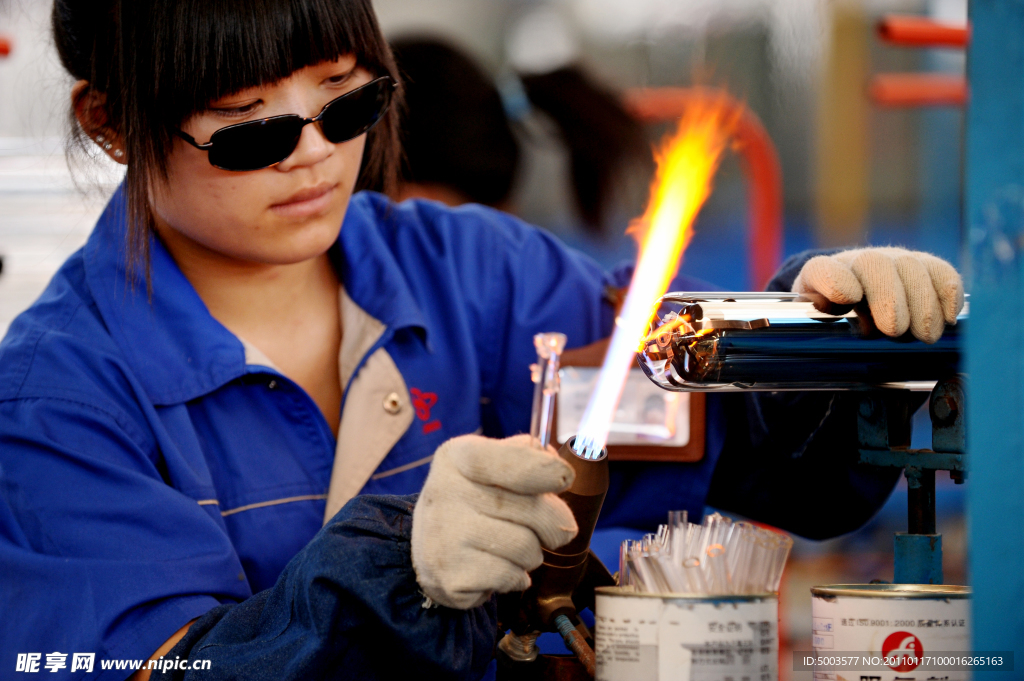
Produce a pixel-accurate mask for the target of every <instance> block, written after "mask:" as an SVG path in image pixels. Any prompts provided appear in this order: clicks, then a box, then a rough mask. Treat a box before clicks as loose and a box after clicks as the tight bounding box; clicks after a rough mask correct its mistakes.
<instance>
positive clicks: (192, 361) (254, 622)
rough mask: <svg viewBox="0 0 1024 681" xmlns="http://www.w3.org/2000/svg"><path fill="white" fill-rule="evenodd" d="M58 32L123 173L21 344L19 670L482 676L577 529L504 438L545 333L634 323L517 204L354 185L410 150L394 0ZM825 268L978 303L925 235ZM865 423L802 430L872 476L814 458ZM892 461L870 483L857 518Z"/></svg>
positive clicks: (7, 431)
mask: <svg viewBox="0 0 1024 681" xmlns="http://www.w3.org/2000/svg"><path fill="white" fill-rule="evenodd" d="M53 28H54V37H55V42H56V44H57V47H58V50H59V52H60V55H61V59H62V61H63V63H64V65H65V67H66V68H67V69H68V71H69V72H70V73H71V75H72V76H73V77H74V78H75V79H76V80H77V82H76V83H75V86H74V88H73V90H72V97H71V100H72V108H73V113H74V115H75V119H76V121H77V124H76V125H77V127H76V130H77V131H78V133H79V134H80V135H82V136H87V138H88V139H89V140H91V142H88V143H95V144H98V145H99V146H100V148H102V149H103V150H104V151H105V152H106V153H107V154H108V155H109V156H110V157H111V158H112V159H113V160H115V161H117V162H119V163H124V164H126V165H127V169H126V171H127V172H126V178H125V182H124V184H123V186H122V187H121V188H120V189H119V190H118V191H117V192H116V193H115V195H114V197H113V198H112V199H111V201H110V203H109V205H108V206H107V209H106V210H105V212H104V213H103V215H102V216H101V218H100V219H99V221H98V223H97V225H96V228H95V230H94V231H93V233H92V235H91V236H90V238H89V240H88V242H87V244H86V245H85V246H84V247H83V248H82V249H81V250H80V251H79V252H77V253H76V254H74V255H73V256H72V257H71V258H70V259H69V260H68V261H67V262H66V263H65V265H64V266H63V267H62V268H61V270H60V271H59V272H58V273H57V274H56V275H55V277H54V279H53V280H52V282H51V283H50V285H49V286H48V288H47V289H46V291H45V292H44V293H43V295H42V296H41V297H40V299H39V300H38V301H37V302H36V303H35V304H34V305H33V306H32V307H31V308H30V309H29V310H28V311H26V312H25V313H24V314H23V315H21V316H20V317H19V318H18V319H17V320H16V321H15V322H14V324H13V325H12V326H11V329H10V331H9V332H8V335H7V336H6V338H5V339H4V341H3V343H2V344H0V372H2V380H0V490H2V497H0V562H2V565H3V581H2V587H0V606H2V611H3V613H4V617H3V624H2V625H0V627H2V629H0V665H3V669H4V670H5V674H9V673H10V671H11V669H12V668H11V665H15V666H14V669H15V670H17V671H27V672H34V671H37V670H40V668H41V667H44V668H45V669H46V670H47V671H53V672H57V671H62V672H64V673H69V674H71V676H72V678H76V677H79V678H81V677H89V678H101V679H107V678H109V679H120V678H126V677H128V676H129V675H130V674H132V670H133V669H134V668H135V667H131V666H125V664H124V662H125V661H126V660H128V661H130V660H143V659H147V658H155V659H160V658H163V662H164V663H170V664H171V666H173V667H175V668H174V669H172V670H170V671H166V670H165V671H166V673H167V674H170V675H173V676H175V677H186V678H202V679H217V678H246V679H259V678H266V679H305V678H323V677H330V678H340V677H344V678H377V677H382V678H390V677H393V676H396V675H398V674H399V673H404V674H408V672H409V671H410V670H415V673H416V674H417V676H419V677H422V678H449V677H452V678H474V677H477V676H479V675H480V673H481V672H482V671H483V670H484V668H485V667H486V666H487V664H488V662H489V660H490V659H491V656H492V651H493V647H494V643H495V618H494V613H495V608H494V600H493V598H492V594H494V593H497V592H504V591H513V590H517V589H522V588H524V587H525V586H526V585H527V584H528V576H527V572H528V571H529V570H530V569H531V568H533V567H535V566H536V565H537V564H538V563H539V561H540V546H541V544H543V545H546V546H551V547H554V546H558V545H560V544H562V543H564V542H565V541H568V539H569V538H570V537H571V536H572V535H573V534H574V532H575V527H574V523H573V521H572V518H571V516H570V515H569V514H568V512H567V508H566V507H565V506H564V504H562V503H561V502H560V501H559V500H558V499H557V498H556V497H555V496H554V493H556V492H557V491H559V490H561V489H564V488H565V487H566V486H567V485H568V484H569V483H570V482H571V479H570V478H571V473H570V472H569V471H568V468H567V467H565V466H564V465H563V464H562V463H561V462H560V461H558V460H557V459H556V458H555V457H554V456H553V455H552V454H550V453H546V452H540V451H534V450H532V449H531V448H530V447H529V446H528V444H527V443H526V442H525V441H524V439H523V438H522V437H519V438H516V437H512V438H508V439H499V438H500V437H501V436H506V435H514V434H515V433H518V432H522V431H524V430H525V429H526V427H527V426H526V424H527V423H528V420H529V403H530V394H531V386H530V383H529V377H528V372H527V370H526V366H527V365H528V364H529V363H530V361H532V359H533V348H532V343H531V339H532V336H533V334H534V333H535V332H538V331H563V332H564V333H566V334H567V335H568V338H569V345H570V346H580V345H584V344H587V343H589V342H591V341H594V340H596V339H598V338H600V337H602V336H604V335H607V334H608V332H609V330H610V328H611V325H612V314H611V309H610V306H609V305H608V304H607V302H606V301H605V300H604V298H603V291H604V287H605V284H606V283H608V282H607V278H606V276H605V275H604V274H603V273H602V272H600V271H599V269H598V268H597V267H596V266H595V265H594V264H593V263H591V262H590V261H588V260H587V259H586V258H584V257H582V256H580V255H578V254H576V253H573V252H571V251H569V250H567V249H565V248H564V247H562V246H561V245H560V244H558V243H557V242H556V241H554V240H553V239H551V238H549V237H547V236H545V235H543V234H542V233H540V232H538V231H536V230H534V229H531V228H530V227H528V226H526V225H523V224H522V223H520V222H518V221H516V220H515V219H513V218H510V217H508V216H505V215H503V214H500V213H497V212H495V211H492V210H488V209H483V208H479V207H468V208H460V209H454V210H453V209H448V208H445V207H443V206H440V205H438V204H434V203H428V202H406V203H403V204H394V203H391V202H389V201H388V199H386V198H385V197H384V196H383V195H381V194H376V193H370V192H358V193H355V192H356V190H358V189H362V188H365V187H375V186H376V187H383V188H387V187H388V186H389V182H388V180H389V178H390V176H391V175H390V174H391V173H392V172H393V168H394V162H395V159H396V158H397V154H398V150H397V148H396V146H395V126H396V113H397V107H396V106H389V103H390V104H394V100H396V99H397V95H396V91H395V84H396V80H397V79H396V77H395V73H394V68H393V65H392V61H391V58H390V56H389V53H388V50H387V47H386V45H385V43H384V41H383V39H382V38H381V35H380V32H379V30H378V28H377V25H376V20H375V17H374V15H373V11H372V9H371V6H370V2H369V0H345V1H344V2H320V1H319V0H261V1H259V2H251V1H250V2H229V1H228V0H211V1H210V2H205V3H185V2H175V1H172V0H165V1H163V2H128V1H127V0H110V1H109V2H105V3H96V2H84V1H83V0H57V1H56V2H55V4H54V13H53ZM869 261H870V262H878V263H882V264H883V265H884V266H880V267H878V268H877V271H876V270H863V269H860V268H859V266H858V264H857V263H859V262H869ZM819 267H820V268H821V269H822V271H825V272H826V273H831V274H828V276H826V277H825V279H829V278H831V279H832V280H836V281H839V280H838V279H836V273H837V272H840V273H842V274H843V275H844V276H846V279H843V280H842V282H845V285H850V286H854V285H855V286H856V287H862V288H866V289H867V291H868V299H869V301H870V303H871V305H872V306H873V311H874V312H875V315H876V317H879V316H880V315H883V316H884V314H885V311H886V310H890V311H891V310H900V311H901V314H904V316H906V315H908V314H909V319H911V320H917V319H919V318H924V317H928V316H929V315H932V316H933V317H934V314H936V313H938V314H939V315H940V316H941V314H942V312H943V308H941V307H940V306H941V305H942V304H944V303H943V301H946V302H947V303H948V301H949V300H950V296H953V297H954V298H955V297H956V296H957V295H959V294H958V293H957V291H956V290H954V289H955V286H954V284H953V283H949V285H948V286H947V285H946V283H943V282H942V281H939V280H938V279H937V278H936V277H938V274H930V273H929V270H928V269H927V268H928V267H931V268H932V272H939V269H940V268H939V267H938V266H937V265H935V264H934V263H933V262H932V261H931V260H930V259H927V258H924V256H914V255H912V254H905V252H904V254H901V255H899V256H898V257H896V259H893V258H892V257H890V256H889V255H888V254H882V253H879V252H869V253H867V254H863V255H862V256H861V257H860V258H858V259H856V260H854V261H853V267H852V268H846V267H845V266H844V265H843V264H842V263H839V262H838V261H837V260H835V259H825V262H824V263H823V264H819ZM900 268H902V270H901V269H900ZM946 268H947V270H949V268H948V266H946ZM806 271H807V270H805V272H806ZM943 271H946V270H943ZM949 271H951V270H949ZM901 272H902V274H901ZM947 275H948V272H947ZM948 276H950V277H955V273H952V275H948ZM802 278H803V280H804V281H805V282H808V283H809V284H810V285H814V282H815V281H816V280H815V278H814V277H802ZM933 280H935V281H938V282H939V284H938V286H936V285H935V284H933ZM842 282H841V283H842ZM950 282H952V279H950ZM950 287H953V288H950ZM876 289H877V290H878V291H880V293H879V295H877V296H875V297H874V298H873V297H872V292H873V291H876ZM819 290H821V289H819ZM908 292H909V293H910V295H909V296H908ZM825 294H826V295H829V292H827V291H825ZM918 294H920V296H919V295H918ZM908 300H909V301H910V305H909V306H908V304H907V303H908ZM921 300H924V301H925V302H924V303H921ZM839 302H842V301H839ZM954 304H955V301H954V302H953V303H949V305H954ZM947 311H948V310H947ZM896 317H897V318H899V319H901V320H902V321H901V322H900V323H903V322H904V321H907V319H904V318H903V317H900V316H899V314H897V315H896ZM915 323H916V322H915ZM915 328H916V327H915ZM905 330H906V324H904V326H903V328H902V329H898V328H897V329H894V331H900V332H902V331H905ZM844 413H845V412H844V410H843V409H841V408H838V407H833V408H830V409H829V411H828V412H827V414H826V413H825V412H822V413H817V414H815V413H804V414H802V415H801V417H800V418H797V419H795V421H796V422H797V423H796V425H795V426H793V427H792V429H791V430H792V431H796V430H799V429H802V428H804V427H805V425H806V423H810V422H814V425H815V426H816V427H817V428H816V430H815V429H809V430H805V431H804V441H805V442H804V445H805V446H804V449H803V450H801V453H802V454H803V458H805V459H806V460H808V461H817V462H820V463H818V464H816V465H819V466H820V467H821V470H826V471H840V473H839V475H844V474H845V475H847V476H848V477H850V478H851V479H852V477H853V474H852V473H841V471H844V470H845V469H844V468H842V467H830V466H831V464H829V461H830V459H829V456H826V454H831V453H830V452H827V453H822V452H819V451H818V449H822V448H823V447H824V446H823V445H822V446H819V443H820V442H824V441H825V440H826V439H827V438H825V437H824V436H821V437H819V435H820V434H821V433H826V434H828V432H831V431H829V428H831V426H829V425H828V424H829V423H833V422H835V423H839V424H840V425H837V426H836V427H835V429H834V430H835V432H838V433H841V432H842V428H843V426H842V418H841V417H842V416H843V414H844ZM826 415H827V417H828V418H825V416H826ZM746 418H747V419H748V420H749V421H750V422H751V423H752V424H753V423H754V418H755V417H754V416H747V417H746ZM757 418H760V417H757ZM805 422H806V423H805ZM812 431H813V434H811V435H809V436H808V433H811V432H812ZM749 432H757V431H756V429H754V430H751V431H749ZM474 433H482V434H483V435H488V436H492V437H490V438H487V437H483V436H482V435H478V434H474ZM833 435H834V433H833ZM797 438H798V435H796V434H793V433H792V432H791V433H790V435H789V436H788V437H787V438H786V439H785V441H786V443H787V445H786V446H789V441H790V440H795V439H797ZM730 446H733V447H735V448H742V447H741V445H740V444H736V445H729V443H725V444H722V443H718V444H717V445H713V446H712V447H709V451H712V449H713V448H714V447H717V449H715V450H714V451H713V453H711V454H709V455H708V456H706V457H705V459H704V461H702V462H701V463H700V464H698V465H695V466H692V467H690V468H680V469H673V470H672V471H656V472H655V473H654V474H651V473H645V472H644V471H639V470H630V471H628V472H626V473H624V474H622V475H620V476H619V477H620V480H619V481H618V482H617V483H616V484H617V485H618V488H617V489H618V491H617V492H616V494H617V499H613V506H614V503H619V502H621V500H622V498H624V497H625V496H628V495H629V494H630V493H633V494H640V493H641V492H646V490H643V489H642V487H643V486H644V485H649V486H650V487H651V489H652V490H655V491H657V490H660V493H661V494H664V493H665V490H666V489H668V488H669V487H671V488H672V490H673V494H674V499H675V500H677V502H681V503H684V504H685V505H686V506H694V507H697V506H699V505H702V504H703V503H704V497H705V496H706V494H707V489H708V485H709V480H710V478H711V475H712V472H714V470H715V463H716V461H717V460H718V459H719V458H720V457H721V456H723V455H722V451H725V450H726V449H728V447H730ZM759 446H761V444H760V443H757V442H754V443H752V444H751V445H750V446H749V447H747V448H746V449H745V450H744V451H745V452H747V453H750V452H755V453H756V452H757V451H759V450H758V447H759ZM819 454H820V456H819ZM431 461H432V464H431V465H430V466H428V465H427V464H428V463H430V462H431ZM428 471H429V475H428ZM894 479H895V478H894V476H892V475H888V474H886V475H875V476H874V477H872V476H871V474H864V475H863V476H862V479H860V480H859V484H860V485H861V487H862V488H863V489H864V490H868V491H867V492H864V494H863V497H862V498H861V499H858V500H857V501H855V503H853V504H851V506H852V507H854V508H855V512H853V513H851V514H850V516H849V519H848V520H847V521H846V522H857V518H858V514H860V515H861V516H864V514H870V512H871V510H873V507H874V506H875V505H877V504H878V503H880V500H881V499H884V497H885V495H886V494H887V493H888V491H889V489H890V488H891V486H892V484H893V482H894ZM844 485H845V486H844ZM852 485H853V483H849V484H846V483H843V481H841V480H837V481H836V487H837V489H840V490H844V489H846V488H847V487H851V486H852ZM421 487H422V493H421V494H420V495H419V497H418V499H417V498H415V497H397V496H375V495H376V494H379V493H410V492H416V491H418V490H419V489H420V488H421ZM851 488H852V487H851ZM613 491H614V490H613ZM357 495H362V496H357ZM652 498H653V499H654V500H655V501H654V502H653V503H660V498H659V497H657V496H656V495H655V496H653V497H652ZM671 505H673V506H675V505H679V503H675V504H671ZM666 507H667V506H665V505H660V507H659V508H658V510H657V513H658V514H659V515H660V514H661V513H662V512H663V511H664V509H665V508H666ZM769 515H770V514H769ZM861 519H862V518H861ZM840 525H841V523H840ZM321 528H322V529H321ZM90 655H91V656H92V657H91V658H90V657H89V656H90ZM184 660H188V661H189V663H190V665H191V664H195V663H199V664H198V667H199V668H196V669H193V668H188V669H186V668H184V667H185V666H188V665H183V664H181V662H182V661H184ZM115 662H121V663H122V664H121V665H120V667H119V668H118V667H117V666H115V664H114V663H115ZM163 666H166V665H163ZM148 673H149V672H148V670H143V671H140V672H138V674H137V678H146V677H147V676H148Z"/></svg>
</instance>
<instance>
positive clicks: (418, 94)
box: [391, 37, 651, 231]
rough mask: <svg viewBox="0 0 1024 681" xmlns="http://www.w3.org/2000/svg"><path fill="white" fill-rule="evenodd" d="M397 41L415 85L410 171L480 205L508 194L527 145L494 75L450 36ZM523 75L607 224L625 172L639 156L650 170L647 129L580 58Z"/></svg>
mask: <svg viewBox="0 0 1024 681" xmlns="http://www.w3.org/2000/svg"><path fill="white" fill-rule="evenodd" d="M391 47H392V49H393V50H394V53H395V58H396V60H397V62H398V65H399V69H400V70H401V72H402V75H403V78H404V80H405V88H406V114H405V116H404V118H403V121H402V125H403V129H402V146H403V150H404V152H405V159H406V162H405V165H404V167H403V177H404V178H405V179H406V180H409V181H412V182H422V183H437V184H443V185H446V186H448V187H452V188H454V189H456V190H457V191H458V192H460V193H461V194H463V195H464V196H466V197H467V198H469V199H470V200H471V201H475V202H477V203H484V204H490V205H496V204H501V203H502V202H504V201H505V200H506V199H507V198H508V197H509V195H510V194H511V192H512V188H513V184H514V181H515V177H516V172H517V169H518V165H519V158H520V153H519V147H518V144H517V142H516V137H515V134H514V133H513V128H512V124H511V123H510V121H509V119H508V116H507V115H506V112H505V109H504V107H503V105H502V99H501V95H500V93H499V91H498V88H497V87H496V86H495V85H494V83H493V81H492V80H491V78H490V77H488V76H487V75H486V74H485V73H484V71H483V69H481V68H480V67H479V66H477V65H476V63H475V62H474V61H473V59H472V58H471V57H469V56H468V55H466V54H465V53H463V52H462V51H460V50H459V49H458V48H456V47H454V46H452V45H450V44H449V43H447V42H444V41H442V40H438V39H435V38H426V37H407V38H402V39H399V40H395V41H392V44H391ZM521 80H522V83H523V88H524V90H525V92H526V95H527V96H528V98H529V100H530V103H531V104H532V105H533V106H535V107H536V108H537V109H539V110H541V111H543V112H544V113H546V114H547V115H549V116H550V117H551V118H552V119H553V120H554V121H555V123H557V125H558V127H559V130H560V131H561V135H562V138H563V139H564V140H565V143H566V146H567V147H568V149H569V155H570V159H571V164H572V185H573V190H574V191H573V194H574V198H575V203H576V206H577V208H578V209H579V212H580V215H581V217H582V218H583V222H584V226H586V227H588V228H590V229H591V230H592V231H599V230H600V229H601V228H602V226H603V225H604V223H605V221H606V218H607V216H606V213H607V212H609V209H610V208H611V206H612V203H613V199H614V198H616V197H615V187H616V182H617V181H618V180H619V179H620V175H621V173H622V172H623V171H624V170H625V169H626V168H627V167H630V165H631V164H634V163H636V164H638V165H639V166H641V167H643V168H644V170H645V171H647V165H649V164H650V156H651V154H650V147H649V144H648V141H647V137H646V135H645V133H644V130H643V127H642V126H641V124H640V123H639V122H638V121H636V120H635V119H634V118H632V117H631V116H630V115H629V113H628V112H627V111H626V110H625V108H624V107H623V106H622V104H621V103H620V102H619V100H618V98H617V97H616V96H615V95H614V94H613V93H611V92H609V91H608V90H606V89H604V88H603V87H601V86H600V85H598V84H597V83H595V82H594V81H593V80H592V79H591V78H590V77H589V76H588V75H587V74H586V73H585V72H584V71H583V70H582V69H581V68H579V67H577V66H569V67H565V68H561V69H557V70H555V71H552V72H550V73H545V74H540V75H529V76H523V77H522V78H521Z"/></svg>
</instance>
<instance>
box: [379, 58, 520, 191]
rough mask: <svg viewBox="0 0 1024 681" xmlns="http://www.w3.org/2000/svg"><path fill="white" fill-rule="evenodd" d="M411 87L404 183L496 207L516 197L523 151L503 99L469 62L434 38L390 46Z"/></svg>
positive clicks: (407, 102)
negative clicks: (440, 188)
mask: <svg viewBox="0 0 1024 681" xmlns="http://www.w3.org/2000/svg"><path fill="white" fill-rule="evenodd" d="M391 49H392V50H394V53H395V60H396V61H397V62H398V68H399V70H400V71H401V73H402V78H403V80H404V81H405V82H406V92H405V106H406V112H407V115H406V116H405V118H404V119H403V120H402V150H403V152H404V154H405V165H404V167H403V176H404V178H405V179H406V180H409V181H412V182H420V183H432V184H442V185H445V186H448V187H451V188H453V189H455V190H456V191H458V192H459V193H460V194H462V195H463V196H465V197H466V198H468V199H469V200H470V201H473V202H475V203H483V204H488V205H497V204H500V203H502V202H504V201H505V200H506V199H507V198H508V196H509V194H510V193H511V191H512V184H513V182H514V180H515V175H516V169H517V167H518V165H519V146H518V145H517V143H516V138H515V135H514V134H513V132H512V127H511V125H509V121H508V118H507V117H506V115H505V109H504V107H503V105H502V101H501V95H500V94H499V93H498V89H497V88H496V87H495V86H494V83H493V82H492V81H491V78H490V77H489V76H488V75H487V74H486V73H484V71H483V70H482V69H481V68H480V67H479V66H477V65H476V63H474V62H473V60H472V59H470V58H469V57H467V56H466V55H465V54H463V53H462V52H460V51H459V50H457V49H455V48H454V47H452V46H451V45H449V44H447V43H444V42H441V41H439V40H432V39H416V38H412V39H399V40H395V41H392V43H391Z"/></svg>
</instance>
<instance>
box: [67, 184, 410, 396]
mask: <svg viewBox="0 0 1024 681" xmlns="http://www.w3.org/2000/svg"><path fill="white" fill-rule="evenodd" d="M389 205H390V204H389V203H388V202H387V201H386V200H385V199H383V198H382V197H368V196H365V195H361V194H360V195H356V196H354V197H353V198H352V200H351V202H350V204H349V209H348V212H347V214H346V216H345V221H344V223H343V227H342V230H341V236H340V237H339V240H338V242H337V243H336V244H335V246H334V247H333V248H332V251H331V257H332V260H333V262H334V263H335V266H336V267H337V268H338V271H339V272H340V273H341V278H342V281H343V284H344V286H345V288H346V289H347V290H348V292H349V295H350V296H351V297H352V299H353V300H354V301H355V302H356V303H358V304H359V305H360V306H361V307H362V308H363V309H364V310H366V311H367V312H369V313H370V314H371V315H373V316H374V317H376V318H377V319H379V320H380V321H382V322H383V323H384V324H385V325H386V327H388V329H387V331H386V332H385V334H384V335H385V342H386V339H387V338H390V335H391V334H393V332H394V331H395V330H397V329H399V328H403V327H416V328H419V329H422V330H423V332H424V333H425V331H426V324H425V323H424V321H423V315H422V312H421V311H420V309H419V306H418V305H417V304H416V302H415V298H414V297H413V295H412V293H411V291H410V289H409V285H408V282H407V281H406V279H405V276H404V274H403V273H402V271H401V269H400V268H399V266H398V262H397V260H396V259H395V257H394V255H393V254H392V253H391V252H390V249H389V248H388V245H387V243H386V241H385V240H384V238H383V237H382V235H381V234H380V232H379V229H378V226H377V223H376V219H378V218H379V216H380V211H381V210H387V209H388V206H389ZM126 224H127V223H126V218H125V192H124V186H123V185H122V186H121V187H119V188H118V190H117V191H116V192H115V193H114V196H113V197H112V198H111V200H110V202H109V203H108V204H107V207H106V209H105V210H104V211H103V214H102V215H101V216H100V219H99V222H98V223H97V224H96V228H95V229H94V230H93V232H92V234H91V235H90V237H89V240H88V242H87V243H86V245H85V269H86V281H87V282H88V285H89V287H90V289H91V291H92V294H93V298H94V299H95V301H96V305H97V308H98V309H99V312H100V315H101V317H102V318H103V321H104V323H105V324H106V327H107V329H108V330H109V332H110V334H111V336H112V337H113V339H114V341H115V342H116V343H117V344H118V346H119V347H120V348H121V350H122V352H123V353H124V357H125V358H126V361H127V363H128V364H129V366H130V367H131V369H132V371H133V373H134V374H135V376H136V378H137V379H138V380H139V381H140V383H141V384H142V386H143V388H144V389H145V391H146V394H147V396H148V398H149V399H150V401H151V402H153V403H154V404H157V405H169V404H178V403H181V402H187V401H189V400H192V399H195V398H197V397H200V396H202V395H205V394H207V393H209V392H211V391H213V390H216V389H217V388H219V387H221V386H222V385H224V384H226V383H228V382H229V381H232V380H234V379H236V378H238V377H240V376H242V375H244V374H245V373H246V372H247V369H246V363H245V349H244V347H243V345H242V342H241V341H240V340H239V339H238V338H237V337H236V336H235V335H234V334H233V333H231V332H230V331H229V330H228V329H227V328H225V327H224V326H223V325H222V324H221V323H220V322H218V321H217V320H216V319H214V318H213V316H212V315H211V314H210V313H209V311H208V310H207V309H206V305H205V304H204V303H203V301H202V300H201V299H200V298H199V295H198V294H197V293H196V291H195V289H194V288H193V287H192V284H191V283H189V281H188V279H186V278H185V275H184V274H182V272H181V270H180V269H179V268H178V265H177V264H176V263H175V262H174V259H173V258H171V256H170V253H168V252H167V249H166V248H164V246H163V244H162V243H161V242H160V241H159V240H158V239H152V240H151V241H150V263H151V264H150V267H151V270H150V272H151V278H152V282H153V288H152V297H151V298H150V297H149V296H147V292H146V281H145V277H144V274H143V273H141V272H136V273H134V275H133V278H132V280H131V282H129V279H128V274H127V272H126V267H125V225H126ZM350 263H353V264H355V263H358V264H357V265H356V266H350V265H349V264H350Z"/></svg>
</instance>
